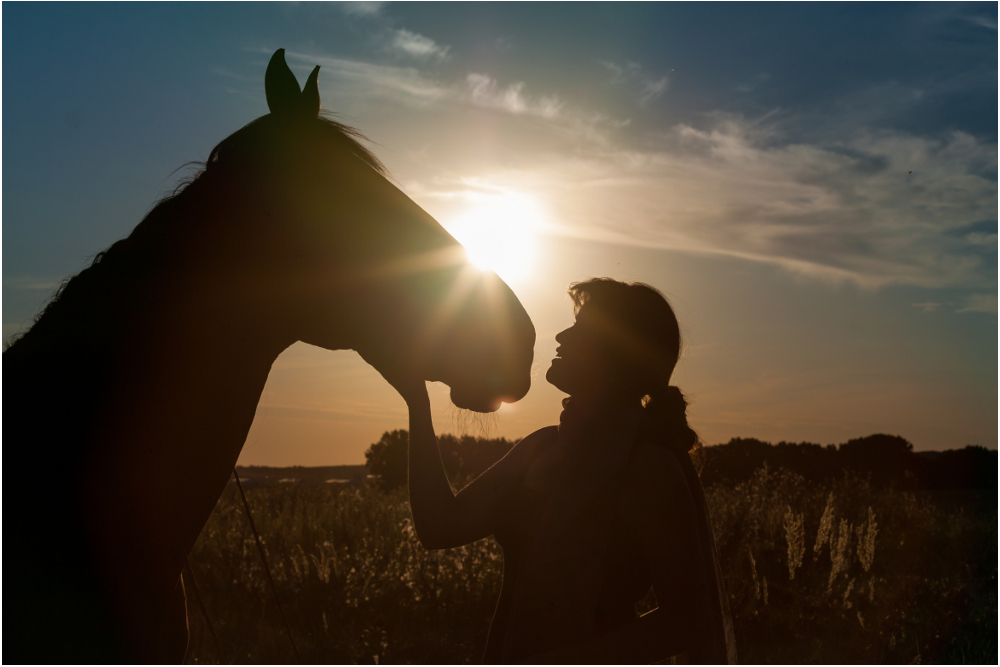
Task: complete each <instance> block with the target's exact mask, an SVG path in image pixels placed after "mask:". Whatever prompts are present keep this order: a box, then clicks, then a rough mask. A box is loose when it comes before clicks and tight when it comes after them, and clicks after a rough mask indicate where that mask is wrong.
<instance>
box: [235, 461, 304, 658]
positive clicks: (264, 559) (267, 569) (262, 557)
mask: <svg viewBox="0 0 1000 667" xmlns="http://www.w3.org/2000/svg"><path fill="white" fill-rule="evenodd" d="M233 477H235V478H236V488H238V489H239V490H240V498H242V499H243V507H244V509H246V512H247V521H249V522H250V529H251V530H253V536H254V539H256V540H257V551H259V552H260V560H261V561H262V562H263V563H264V572H265V573H267V580H268V581H269V582H271V592H272V593H274V599H275V600H276V601H277V603H278V613H279V614H280V615H281V620H282V622H283V623H284V624H285V632H286V633H288V641H290V642H291V643H292V651H293V652H294V653H295V662H297V663H298V664H300V665H301V664H302V658H301V657H300V656H299V649H298V647H297V646H296V645H295V639H294V638H293V637H292V627H291V626H290V625H288V619H287V618H286V617H285V610H284V608H283V607H282V606H281V598H280V597H278V587H277V586H275V585H274V578H273V577H272V576H271V568H270V567H269V566H268V564H267V556H265V555H264V542H262V541H261V539H260V533H258V532H257V526H256V525H255V524H254V522H253V515H252V514H251V513H250V503H248V502H247V494H246V493H244V491H243V482H241V481H240V476H239V474H238V473H237V472H236V468H233Z"/></svg>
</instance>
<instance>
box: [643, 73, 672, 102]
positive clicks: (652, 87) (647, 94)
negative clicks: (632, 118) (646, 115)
mask: <svg viewBox="0 0 1000 667" xmlns="http://www.w3.org/2000/svg"><path fill="white" fill-rule="evenodd" d="M666 90H667V77H663V78H662V79H659V80H658V81H649V82H647V83H646V84H645V85H644V86H643V87H642V91H641V92H640V93H639V105H640V106H645V104H646V103H647V102H649V101H650V100H655V99H659V98H660V97H661V96H662V95H663V93H664V92H666Z"/></svg>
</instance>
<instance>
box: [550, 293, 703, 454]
mask: <svg viewBox="0 0 1000 667" xmlns="http://www.w3.org/2000/svg"><path fill="white" fill-rule="evenodd" d="M569 295H570V297H571V298H572V299H573V304H574V306H575V308H576V322H575V323H574V324H573V326H572V327H570V328H569V329H566V330H565V331H561V332H560V333H559V334H557V335H556V342H557V343H559V347H558V348H557V349H556V354H557V356H556V358H555V359H553V360H552V366H551V367H550V368H549V370H548V372H547V373H546V375H545V378H546V379H547V380H548V381H549V382H550V383H551V384H553V385H555V387H556V388H558V389H560V390H562V391H564V392H566V393H567V394H569V395H570V396H573V397H576V396H580V397H582V396H584V395H591V396H601V397H604V398H611V399H620V400H624V401H640V400H642V401H644V403H645V407H646V418H645V419H644V425H643V431H644V432H645V433H646V434H647V435H649V436H652V437H656V438H660V437H661V436H663V435H664V434H665V433H669V434H672V435H673V436H675V437H671V438H669V439H668V441H669V442H672V443H676V445H677V446H678V447H679V448H680V449H681V450H683V451H685V452H686V451H688V450H690V449H692V448H694V447H696V446H697V442H698V436H697V434H696V433H695V432H694V431H692V430H691V428H690V427H689V426H688V424H687V416H686V408H687V402H686V401H685V399H684V396H683V395H682V394H681V392H680V390H679V389H678V388H677V387H673V386H671V385H670V376H671V375H672V374H673V371H674V366H676V365H677V359H678V357H679V356H680V348H681V335H680V328H679V326H678V324H677V317H676V316H675V315H674V311H673V308H671V307H670V304H669V303H668V302H667V300H666V298H665V297H664V296H663V295H662V294H660V292H659V291H657V290H656V289H654V288H652V287H650V286H649V285H645V284H643V283H626V282H619V281H617V280H612V279H610V278H591V279H590V280H585V281H583V282H579V283H573V284H572V285H570V287H569Z"/></svg>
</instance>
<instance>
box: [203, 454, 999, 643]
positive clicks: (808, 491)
mask: <svg viewBox="0 0 1000 667" xmlns="http://www.w3.org/2000/svg"><path fill="white" fill-rule="evenodd" d="M706 495H707V497H708V503H709V507H710V510H711V513H712V519H713V524H714V526H715V528H716V540H717V543H718V546H719V551H720V559H721V561H722V566H723V571H724V576H725V579H726V586H727V589H728V591H729V595H730V599H731V606H732V611H733V617H734V622H735V626H736V636H737V646H738V650H739V653H740V659H741V661H744V662H760V663H781V662H796V663H798V662H826V663H830V662H846V663H870V662H876V663H877V662H906V663H909V662H914V661H920V662H979V663H983V662H985V663H991V662H992V663H995V662H996V658H997V605H996V591H997V583H996V571H997V533H996V530H997V521H996V519H997V516H996V503H995V496H994V497H993V501H992V504H991V502H990V499H986V502H985V504H976V502H974V501H975V498H969V497H967V496H963V497H961V498H955V497H947V496H941V497H935V498H931V497H929V496H920V495H917V494H913V493H905V492H900V491H893V490H875V489H873V488H872V487H871V486H870V485H869V484H868V483H867V482H866V481H865V480H864V479H860V478H858V477H845V478H843V479H842V480H839V481H837V482H835V483H832V484H828V485H826V486H821V485H815V484H813V485H809V484H806V482H805V481H804V480H803V479H802V478H801V477H799V476H797V475H795V474H794V473H789V472H786V471H784V470H778V471H773V470H770V469H768V468H767V467H766V466H765V467H764V468H762V469H760V470H758V471H757V473H756V474H755V475H754V477H753V478H752V479H751V480H750V481H748V482H744V483H741V484H738V485H735V486H721V485H717V486H715V487H712V488H709V489H708V490H707V491H706ZM248 496H249V501H250V504H251V506H252V508H253V512H254V518H255V519H256V521H257V524H258V528H259V529H260V532H261V535H262V537H263V539H264V542H265V545H266V549H267V554H268V560H269V562H270V564H271V568H272V571H273V574H274V577H275V583H276V585H277V587H278V590H279V597H280V600H281V605H282V607H283V609H284V612H285V614H286V616H287V617H288V620H289V623H290V625H291V628H292V632H293V633H294V637H295V641H296V643H297V645H298V647H299V651H300V654H301V657H302V659H303V660H304V661H306V662H322V663H379V662H381V663H426V662H434V663H466V662H478V661H479V660H480V659H481V656H482V651H483V649H484V647H485V643H486V635H487V630H488V628H489V622H490V618H491V616H492V613H493V608H494V605H495V604H496V599H497V596H498V595H499V589H500V583H501V571H502V553H501V551H500V549H499V547H497V546H496V544H495V543H494V542H493V541H492V540H491V539H490V540H482V541H480V542H477V543H475V544H471V545H468V546H465V547H462V548H459V549H450V550H446V551H440V552H428V551H426V550H424V549H423V547H421V546H420V544H419V542H418V541H417V540H416V537H415V535H414V533H413V528H412V525H411V523H410V512H409V507H408V505H407V503H406V498H405V493H404V492H403V491H402V490H397V491H394V492H388V493H386V492H382V491H380V490H378V489H376V488H374V487H362V488H347V489H343V488H330V487H329V486H326V485H323V486H286V485H279V486H275V487H263V488H258V489H249V490H248ZM190 562H191V566H192V570H193V572H194V574H195V578H196V581H197V585H198V588H199V590H200V592H201V594H202V597H203V599H204V602H205V605H206V607H207V610H208V614H209V616H210V617H211V619H212V621H213V623H214V625H215V628H216V631H217V634H218V636H219V639H220V644H221V653H220V651H219V650H218V649H217V648H216V647H215V645H214V643H213V641H212V639H211V636H210V634H209V633H208V631H207V627H206V624H205V619H204V616H203V614H202V613H201V611H200V609H198V607H197V605H196V604H195V603H194V599H193V595H192V594H191V592H190V590H189V595H188V598H189V616H190V624H191V647H190V650H189V653H188V661H190V662H211V663H214V662H227V663H228V662H238V663H240V662H263V663H281V662H290V661H292V659H293V654H292V651H291V645H290V644H289V641H288V638H287V636H286V635H285V630H284V626H283V625H282V622H281V618H280V616H279V614H278V610H277V605H276V602H275V600H274V598H273V595H272V594H271V592H270V590H269V589H268V587H267V583H266V580H265V576H264V572H263V569H262V566H261V563H260V558H259V556H258V554H257V553H256V547H255V545H254V541H253V536H252V534H251V533H250V530H249V527H248V526H247V523H246V519H245V517H244V516H243V510H242V507H241V505H240V501H239V498H238V495H237V494H236V490H235V489H234V488H230V489H229V490H227V492H226V493H225V494H224V495H223V497H222V498H221V499H220V500H219V504H218V506H217V508H216V510H215V512H214V513H213V515H212V517H211V519H210V520H209V523H208V525H207V526H206V528H205V530H204V532H203V533H202V535H201V537H200V538H199V540H198V543H197V544H196V546H195V548H194V550H193V552H192V554H191V557H190Z"/></svg>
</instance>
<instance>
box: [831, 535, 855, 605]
mask: <svg viewBox="0 0 1000 667" xmlns="http://www.w3.org/2000/svg"><path fill="white" fill-rule="evenodd" d="M851 532H852V531H851V524H849V523H848V522H847V519H841V520H840V525H839V526H838V527H837V532H836V535H833V534H831V535H830V564H831V567H830V582H829V583H828V584H827V593H829V592H831V591H832V590H833V582H834V580H836V578H837V575H838V574H840V573H841V572H844V571H845V570H847V566H848V562H847V561H848V551H849V549H850V546H851Z"/></svg>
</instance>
